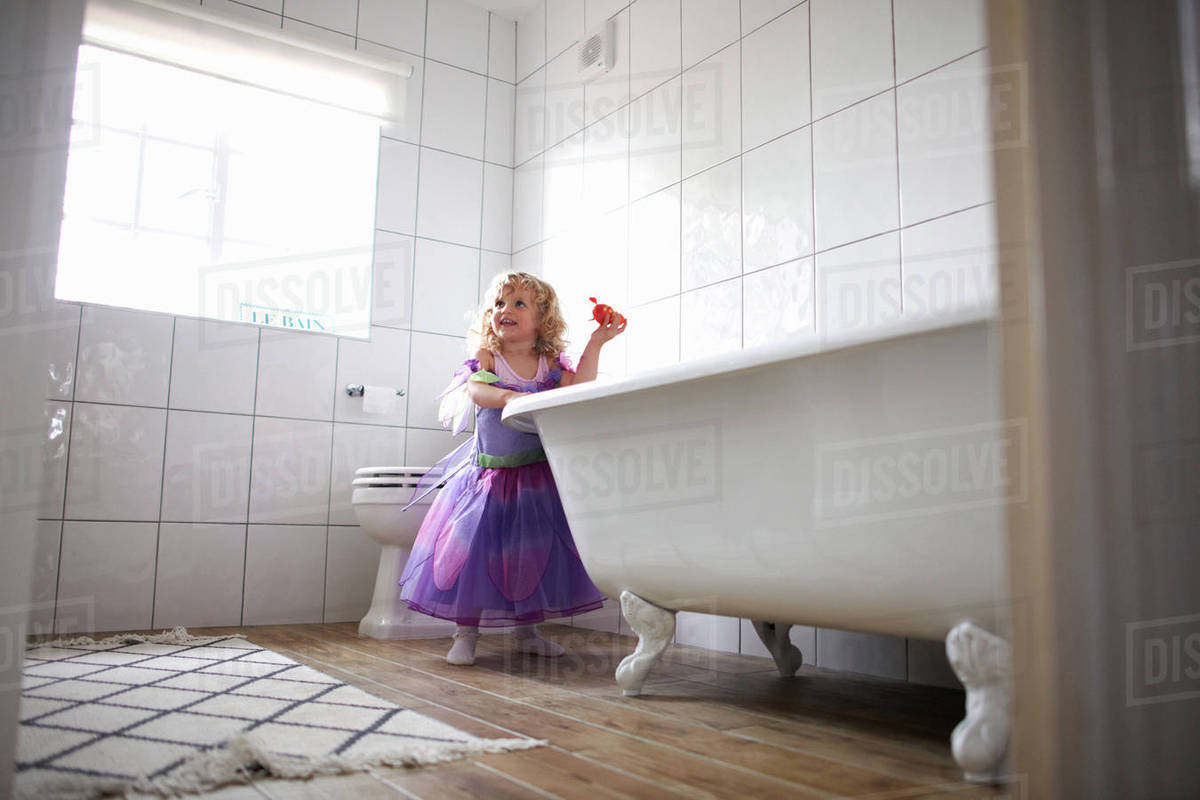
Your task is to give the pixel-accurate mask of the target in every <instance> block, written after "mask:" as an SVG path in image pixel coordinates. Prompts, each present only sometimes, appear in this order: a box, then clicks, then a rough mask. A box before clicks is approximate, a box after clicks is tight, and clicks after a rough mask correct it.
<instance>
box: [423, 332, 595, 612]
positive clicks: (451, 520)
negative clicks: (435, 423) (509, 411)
mask: <svg viewBox="0 0 1200 800" xmlns="http://www.w3.org/2000/svg"><path fill="white" fill-rule="evenodd" d="M494 356H495V365H496V366H495V369H496V373H491V372H487V371H486V370H482V369H480V366H479V362H478V361H477V360H475V359H469V360H468V361H467V362H466V363H465V364H464V366H463V368H461V369H460V370H459V371H458V372H457V373H455V379H454V380H453V381H452V382H451V384H450V387H449V388H448V389H447V391H446V392H444V393H443V395H449V394H451V393H454V392H462V393H463V394H464V395H465V391H466V390H465V384H466V382H467V381H468V380H475V381H483V382H485V383H492V384H495V385H496V386H498V387H500V388H502V389H513V390H516V391H521V392H540V391H544V390H546V389H553V388H554V387H555V386H557V385H558V381H559V378H560V377H561V376H562V370H561V369H559V368H558V367H555V368H554V369H549V368H548V366H547V363H546V357H545V356H541V357H540V358H539V359H538V371H537V375H535V376H534V377H533V379H531V380H526V379H524V378H522V377H520V376H519V375H517V374H516V372H514V371H513V369H512V367H510V366H509V365H508V363H507V362H506V361H505V360H504V357H503V356H501V355H500V354H499V353H495V354H494ZM559 361H560V362H561V363H564V364H565V363H566V359H565V357H564V356H559ZM468 402H469V401H468ZM470 408H474V410H475V436H474V438H473V439H471V440H470V441H469V442H465V443H464V445H463V446H462V447H460V448H459V449H458V450H456V451H455V452H454V453H451V454H450V456H447V458H445V459H443V460H442V461H441V462H439V464H438V466H437V467H435V468H434V469H433V470H431V471H430V473H429V475H428V476H427V478H430V480H432V482H433V485H435V484H436V481H437V480H441V479H443V478H444V476H446V475H450V473H452V472H453V475H452V476H451V477H449V478H445V481H446V484H445V487H444V488H443V489H442V491H441V494H439V495H438V497H437V499H436V500H434V502H433V504H432V505H431V506H430V507H429V511H428V512H427V513H426V515H425V520H424V522H422V523H421V530H420V532H419V533H418V534H417V540H416V543H415V544H414V545H413V549H412V554H411V555H410V556H409V559H408V564H407V565H406V567H405V569H404V574H403V575H401V576H400V585H401V589H400V599H401V600H403V601H404V602H405V603H407V604H408V605H409V606H410V607H411V608H413V609H415V610H417V611H420V612H422V613H424V614H429V615H431V616H434V617H440V618H441V619H450V620H454V621H455V622H457V623H459V624H460V625H481V626H505V625H526V624H533V623H536V622H541V621H542V620H544V619H547V618H549V617H565V616H570V615H572V614H580V613H583V612H584V611H591V610H593V609H596V608H599V607H600V606H601V605H602V604H603V602H604V595H602V594H601V593H600V590H599V589H597V588H596V586H595V585H594V584H593V583H592V581H591V579H590V578H588V575H587V572H586V571H585V570H584V568H583V563H582V562H581V561H580V560H579V553H578V551H577V550H576V549H575V541H574V539H572V537H571V530H570V528H568V527H567V518H566V515H565V514H564V513H563V507H562V501H561V500H560V499H559V496H558V488H557V487H556V486H555V484H554V476H553V475H552V474H551V473H550V465H549V464H548V463H547V461H546V454H545V452H544V451H543V450H542V443H541V439H540V438H538V436H537V434H533V433H521V432H519V431H514V430H512V429H511V428H508V427H506V426H505V425H504V424H503V423H501V421H500V415H501V411H502V409H499V408H481V407H479V406H475V405H474V403H471V404H470ZM468 412H469V409H468V408H467V407H463V408H462V412H461V415H460V417H459V420H460V422H459V424H458V425H456V426H455V432H456V433H457V432H458V430H459V429H460V427H465V424H466V414H467V413H468ZM454 462H457V464H455V463H454ZM455 469H457V471H455ZM424 483H425V484H426V485H431V484H430V481H429V480H426V481H424ZM417 491H418V492H420V491H421V489H420V487H418V490H417ZM415 496H416V493H414V497H415Z"/></svg>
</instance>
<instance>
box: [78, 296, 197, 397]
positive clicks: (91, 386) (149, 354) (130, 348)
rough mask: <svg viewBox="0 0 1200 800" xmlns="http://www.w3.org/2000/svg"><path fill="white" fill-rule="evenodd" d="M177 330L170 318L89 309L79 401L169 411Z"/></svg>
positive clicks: (81, 334)
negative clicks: (174, 332) (172, 344)
mask: <svg viewBox="0 0 1200 800" xmlns="http://www.w3.org/2000/svg"><path fill="white" fill-rule="evenodd" d="M174 325H175V320H174V319H173V318H172V317H170V316H168V315H166V314H152V313H149V312H145V311H130V310H128V309H121V308H106V307H104V306H85V307H84V309H83V321H82V323H81V324H80V329H79V362H78V364H79V377H78V379H77V382H76V386H75V399H76V400H88V401H93V402H98V403H126V404H130V405H150V406H165V405H166V404H167V383H168V381H169V380H170V368H171V335H172V330H173V328H174Z"/></svg>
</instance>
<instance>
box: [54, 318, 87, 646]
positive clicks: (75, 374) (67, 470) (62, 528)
mask: <svg viewBox="0 0 1200 800" xmlns="http://www.w3.org/2000/svg"><path fill="white" fill-rule="evenodd" d="M82 339H83V306H80V307H79V325H78V327H77V328H76V329H75V356H74V358H73V359H72V364H73V369H72V374H71V399H70V401H69V402H68V404H67V408H68V411H69V413H70V416H71V420H70V423H69V425H68V427H67V430H66V431H65V432H64V435H65V436H66V446H67V454H66V456H65V459H66V460H65V462H64V463H63V499H62V509H61V513H62V515H63V519H64V520H65V519H66V516H67V489H68V487H70V485H71V483H70V475H71V439H72V438H73V434H74V432H75V389H76V387H77V386H78V385H79V346H80V342H81V341H82ZM66 531H67V523H66V522H65V521H64V522H62V523H61V524H60V525H59V526H58V564H57V566H56V567H55V572H54V606H53V608H52V609H51V612H50V630H51V631H54V632H57V631H58V594H59V591H60V590H61V588H62V555H63V544H64V543H65V542H66Z"/></svg>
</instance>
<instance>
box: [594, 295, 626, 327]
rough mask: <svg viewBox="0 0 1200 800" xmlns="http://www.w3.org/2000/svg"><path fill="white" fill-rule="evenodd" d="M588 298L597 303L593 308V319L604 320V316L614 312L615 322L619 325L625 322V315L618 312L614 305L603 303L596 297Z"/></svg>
mask: <svg viewBox="0 0 1200 800" xmlns="http://www.w3.org/2000/svg"><path fill="white" fill-rule="evenodd" d="M588 300H591V301H592V302H593V303H595V304H596V307H595V308H593V309H592V319H594V320H596V322H604V318H605V317H606V316H607V315H609V314H612V315H613V322H614V323H615V324H617V325H624V324H625V315H624V314H620V313H618V312H617V310H616V309H615V308H613V307H612V306H610V305H607V304H605V303H601V302H600V301H598V300H597V299H596V298H594V297H589V298H588Z"/></svg>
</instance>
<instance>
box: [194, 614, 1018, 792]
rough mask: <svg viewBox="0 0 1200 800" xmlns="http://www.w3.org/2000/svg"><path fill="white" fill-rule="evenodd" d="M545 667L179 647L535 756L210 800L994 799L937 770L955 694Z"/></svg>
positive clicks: (626, 644)
mask: <svg viewBox="0 0 1200 800" xmlns="http://www.w3.org/2000/svg"><path fill="white" fill-rule="evenodd" d="M542 631H543V634H544V635H546V636H547V638H552V639H554V640H556V641H558V642H559V643H561V644H562V645H563V646H564V647H566V648H567V655H565V656H563V657H562V658H559V659H543V658H537V657H534V656H525V655H520V654H514V653H513V652H512V651H511V650H510V649H509V644H510V639H509V637H508V636H506V635H489V636H483V637H481V638H480V640H479V646H478V651H477V653H478V655H477V660H476V663H475V666H473V667H452V666H450V665H448V664H446V662H445V660H444V655H445V651H446V648H447V646H448V644H449V640H448V639H433V640H407V641H377V640H375V639H370V638H365V637H360V636H359V635H358V634H357V631H356V626H355V625H354V624H353V623H345V624H331V625H281V626H263V627H247V628H207V629H193V630H192V631H191V632H192V633H194V634H206V635H207V634H223V633H243V634H245V635H246V636H247V637H248V638H249V639H250V641H252V642H255V643H256V644H260V645H262V646H264V647H267V648H270V649H272V650H275V651H278V652H280V653H283V654H285V655H288V656H290V657H291V658H294V659H296V660H297V661H300V662H303V663H306V664H309V665H311V666H313V667H315V668H316V669H319V670H321V671H323V672H325V673H327V674H329V675H333V676H335V677H337V678H340V679H341V680H344V681H346V682H347V683H350V684H353V685H355V686H358V687H359V688H361V689H364V690H366V691H368V692H371V693H373V694H375V695H378V696H380V697H384V698H386V699H388V700H391V701H393V702H395V703H397V704H399V705H402V706H405V707H406V708H411V709H413V710H416V711H419V712H421V713H423V714H426V715H428V716H431V717H435V718H437V719H439V720H442V721H443V722H446V723H448V724H450V725H454V726H455V727H458V728H460V729H462V730H465V731H468V732H470V733H472V734H475V735H477V736H486V737H511V736H530V737H534V738H538V739H546V740H548V741H549V746H546V747H540V748H535V749H532V750H526V751H520V752H515V753H500V754H494V755H486V756H483V757H478V758H472V759H464V760H461V761H457V762H453V763H449V764H444V765H439V766H434V767H425V768H421V769H409V770H405V769H377V770H375V771H374V772H372V773H369V774H367V773H364V774H357V775H348V776H336V777H325V778H320V779H316V780H311V781H259V782H256V783H253V784H250V785H246V786H236V787H229V788H226V789H223V790H220V791H217V792H214V793H212V794H210V795H208V796H209V797H220V798H224V800H238V799H241V800H248V799H250V798H253V799H254V800H262V798H279V799H280V800H284V798H287V799H289V800H291V799H293V798H345V797H361V798H439V799H440V798H547V797H550V798H564V799H569V798H589V800H590V799H591V798H660V797H661V798H670V797H682V798H726V797H729V798H732V797H736V798H748V797H755V798H758V797H763V798H818V797H821V798H827V797H855V798H872V799H873V800H899V799H900V798H924V797H938V798H942V797H947V798H948V797H964V798H1008V797H1012V798H1014V800H1018V797H1019V793H1017V792H1015V791H1014V790H1013V787H1007V786H984V787H981V786H971V785H969V784H964V783H962V782H961V781H960V775H959V772H958V769H957V768H956V767H955V765H954V763H953V761H952V759H951V757H950V752H949V744H948V742H949V736H950V731H951V730H952V729H953V727H954V725H955V724H957V722H958V720H959V719H960V718H961V717H962V714H963V694H962V693H961V692H957V691H951V690H946V689H937V688H931V687H922V686H916V685H912V684H907V683H902V682H896V681H887V680H881V679H873V678H868V677H863V676H855V675H848V674H846V673H838V672H832V671H829V670H822V669H816V668H812V667H804V668H803V669H802V670H801V671H800V673H799V674H798V675H797V676H796V677H794V678H781V677H779V675H778V673H777V672H776V671H775V669H774V665H773V663H772V662H771V661H769V660H768V659H763V658H755V657H752V656H739V655H730V654H725V653H714V652H710V651H706V650H699V649H692V648H684V647H677V646H673V647H671V648H669V649H668V651H667V653H666V655H665V656H664V657H663V660H662V662H660V664H659V666H658V667H656V668H655V670H654V672H652V673H651V676H650V680H649V681H647V683H646V686H645V689H644V690H643V694H642V695H641V696H640V697H636V698H626V697H623V696H621V693H620V691H619V690H618V689H617V686H616V683H615V681H614V680H613V671H614V669H615V668H616V665H617V663H618V662H619V661H620V660H621V658H623V657H624V656H625V655H627V654H629V653H630V652H632V651H633V648H634V645H635V644H636V639H634V638H632V637H628V636H617V635H614V634H606V633H602V632H598V631H590V630H583V629H578V628H570V627H565V626H554V625H544V626H542Z"/></svg>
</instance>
